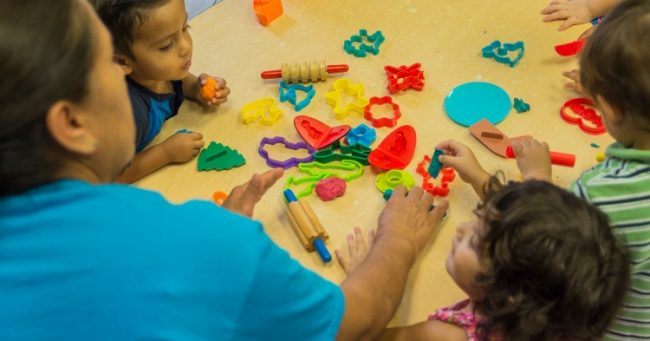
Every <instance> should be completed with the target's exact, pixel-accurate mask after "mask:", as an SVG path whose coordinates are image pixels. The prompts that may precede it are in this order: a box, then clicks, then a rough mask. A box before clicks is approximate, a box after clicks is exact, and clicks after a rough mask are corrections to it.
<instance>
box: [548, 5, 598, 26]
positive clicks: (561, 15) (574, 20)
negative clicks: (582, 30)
mask: <svg viewBox="0 0 650 341" xmlns="http://www.w3.org/2000/svg"><path fill="white" fill-rule="evenodd" d="M542 14H544V18H543V20H544V21H546V22H549V21H557V20H564V22H563V23H562V25H560V27H559V30H560V31H564V30H566V29H567V28H569V27H571V26H573V25H577V24H584V23H588V22H590V21H591V19H592V18H593V17H594V15H593V13H591V10H590V9H589V6H588V3H587V0H551V2H550V3H549V4H548V6H546V8H544V9H543V10H542Z"/></svg>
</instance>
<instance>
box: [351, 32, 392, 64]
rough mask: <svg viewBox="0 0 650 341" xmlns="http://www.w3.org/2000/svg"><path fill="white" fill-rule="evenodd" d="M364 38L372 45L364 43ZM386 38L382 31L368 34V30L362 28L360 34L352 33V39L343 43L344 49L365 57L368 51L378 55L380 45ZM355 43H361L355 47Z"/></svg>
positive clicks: (354, 54)
mask: <svg viewBox="0 0 650 341" xmlns="http://www.w3.org/2000/svg"><path fill="white" fill-rule="evenodd" d="M364 39H365V40H366V41H368V42H369V43H370V44H371V45H368V44H366V43H364ZM384 40H385V38H384V35H383V33H381V31H377V32H375V33H373V34H372V35H368V31H367V30H366V29H363V28H362V29H360V30H359V34H358V35H352V36H351V37H350V39H348V40H346V41H345V42H344V43H343V49H344V50H345V52H347V53H348V54H351V55H353V56H355V57H365V56H366V55H367V54H368V53H372V54H373V55H375V56H376V55H377V54H379V46H381V44H382V43H383V42H384ZM355 44H359V46H358V47H355V46H354V45H355Z"/></svg>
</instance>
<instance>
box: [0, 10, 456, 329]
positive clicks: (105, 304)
mask: <svg viewBox="0 0 650 341" xmlns="http://www.w3.org/2000/svg"><path fill="white" fill-rule="evenodd" d="M111 45H112V44H111V38H110V35H109V33H108V31H107V30H106V28H105V27H104V26H103V25H102V24H101V22H100V21H99V19H98V18H97V16H96V15H95V13H94V12H93V10H92V8H91V7H90V5H89V4H88V3H86V2H85V1H83V0H57V1H50V0H29V1H24V0H4V1H2V2H0V72H1V73H2V75H3V77H4V79H3V81H2V82H1V83H0V103H2V105H1V106H0V307H1V308H0V339H2V340H45V339H51V340H133V339H149V340H151V339H164V340H172V339H175V340H260V339H265V340H331V339H334V338H337V339H340V340H360V339H371V338H373V337H374V336H376V335H377V334H379V333H380V332H381V330H382V328H384V327H385V326H386V324H387V323H388V321H389V319H390V318H391V317H392V315H393V314H394V312H395V310H396V309H397V306H398V304H399V302H400V300H401V296H402V293H403V291H404V287H405V283H406V278H407V277H408V273H409V270H410V268H411V267H412V266H413V264H414V262H415V260H416V258H417V256H418V254H419V253H420V251H421V250H422V248H423V247H424V245H425V244H426V243H427V241H428V240H429V239H430V238H431V236H432V233H433V230H434V228H435V227H436V225H437V223H438V222H439V220H440V218H441V216H442V214H443V213H444V211H445V210H446V207H447V203H446V202H444V201H442V202H441V203H440V204H439V205H437V208H436V209H434V210H433V211H429V208H430V206H431V203H432V200H433V198H432V197H431V196H430V195H428V194H425V193H423V191H422V190H421V189H419V188H415V189H412V190H411V191H410V192H409V193H408V195H407V194H406V193H405V190H404V188H397V189H396V190H395V193H396V194H398V195H394V198H393V199H391V200H390V201H389V203H388V204H387V206H386V208H385V209H384V211H383V212H382V214H381V216H380V217H379V222H378V231H377V240H376V242H375V245H374V247H373V248H372V250H371V251H370V254H369V256H368V258H367V261H366V262H364V263H363V264H361V265H360V266H359V267H358V268H357V271H355V272H354V273H352V274H350V276H349V277H348V278H347V279H346V280H345V281H343V283H341V285H340V287H339V286H337V285H335V284H333V283H330V282H328V281H326V280H324V279H323V278H321V277H320V276H318V275H317V274H314V273H313V272H311V271H308V270H306V269H305V268H303V267H302V266H300V265H299V264H298V263H297V262H296V261H294V260H292V259H291V258H290V257H289V255H288V254H287V253H286V252H284V251H283V250H281V249H280V248H278V247H277V246H276V245H275V244H274V243H273V242H272V241H271V240H270V239H269V238H268V237H267V236H266V235H265V233H264V230H263V228H262V226H261V224H260V223H259V222H256V221H253V220H251V219H250V218H249V217H250V216H251V215H252V213H253V208H254V205H255V203H256V202H257V201H258V200H259V199H260V197H261V195H263V194H264V192H265V191H266V190H267V189H268V188H269V186H271V185H272V184H273V183H274V182H275V181H276V180H277V179H278V178H279V177H280V176H281V175H282V172H281V171H269V172H267V173H264V174H262V175H254V176H253V177H252V179H251V181H249V182H248V183H246V184H244V185H241V186H239V187H236V188H235V189H234V190H233V191H232V193H231V194H230V196H229V199H228V200H227V201H226V202H225V203H224V205H223V206H224V207H223V208H222V207H217V206H215V205H214V204H212V203H209V202H201V201H190V202H187V203H184V204H181V205H173V204H171V203H169V202H167V201H166V200H164V199H163V198H162V197H161V196H160V195H159V194H156V193H153V192H149V191H145V190H141V189H137V188H132V187H128V186H124V185H112V184H107V183H108V182H110V181H111V180H112V179H114V178H115V177H116V176H117V175H118V174H120V173H121V172H122V171H123V169H124V168H125V167H126V165H127V164H128V163H129V161H130V160H131V158H132V157H133V153H134V148H135V146H134V142H133V141H134V136H135V135H134V134H135V133H134V124H133V117H132V113H131V108H130V105H129V100H128V96H127V90H126V84H125V81H124V73H123V72H122V71H121V68H120V67H119V66H118V65H117V64H115V63H114V61H113V55H114V54H113V50H112V47H111ZM231 211H234V212H238V213H241V215H240V214H235V213H232V212H231ZM247 216H248V217H247Z"/></svg>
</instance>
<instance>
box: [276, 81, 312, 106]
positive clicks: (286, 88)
mask: <svg viewBox="0 0 650 341" xmlns="http://www.w3.org/2000/svg"><path fill="white" fill-rule="evenodd" d="M279 91H280V102H287V101H288V102H289V103H291V104H293V108H294V109H295V110H296V111H300V110H302V109H304V108H305V107H306V106H308V105H309V103H311V99H312V98H314V95H316V90H314V86H313V85H312V84H309V85H303V84H291V85H289V84H287V83H286V82H285V81H281V82H280V88H279ZM296 91H303V92H304V93H305V94H306V95H307V96H306V97H305V98H304V99H303V100H302V101H300V102H298V99H297V96H296Z"/></svg>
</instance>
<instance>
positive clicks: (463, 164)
mask: <svg viewBox="0 0 650 341" xmlns="http://www.w3.org/2000/svg"><path fill="white" fill-rule="evenodd" d="M436 149H441V150H444V151H445V154H444V155H440V157H439V158H438V161H440V162H442V163H443V164H444V166H445V167H453V168H454V169H455V170H456V173H458V175H459V176H460V178H461V180H463V181H464V182H466V183H468V184H470V185H472V186H473V187H474V188H475V189H476V188H482V186H483V184H484V183H485V181H487V179H488V178H489V177H490V175H489V174H488V173H487V172H486V171H485V170H483V168H482V167H481V165H480V164H479V162H478V160H476V156H474V153H472V150H471V149H469V147H467V146H466V145H464V144H462V143H460V142H458V141H456V140H446V141H442V142H440V143H438V145H437V146H436Z"/></svg>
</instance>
